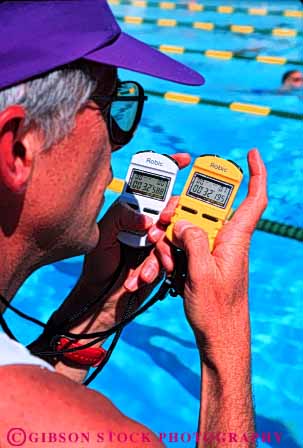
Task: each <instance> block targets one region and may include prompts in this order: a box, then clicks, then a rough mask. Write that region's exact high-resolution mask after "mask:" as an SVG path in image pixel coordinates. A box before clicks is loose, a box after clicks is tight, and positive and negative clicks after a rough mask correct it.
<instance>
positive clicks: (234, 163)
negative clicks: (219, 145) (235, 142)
mask: <svg viewBox="0 0 303 448" xmlns="http://www.w3.org/2000/svg"><path fill="white" fill-rule="evenodd" d="M228 161H229V162H231V163H232V164H233V165H235V166H236V167H237V168H238V169H239V170H240V171H241V173H242V174H243V170H242V168H241V167H240V166H239V165H238V164H237V163H236V162H234V161H233V160H230V159H228Z"/></svg>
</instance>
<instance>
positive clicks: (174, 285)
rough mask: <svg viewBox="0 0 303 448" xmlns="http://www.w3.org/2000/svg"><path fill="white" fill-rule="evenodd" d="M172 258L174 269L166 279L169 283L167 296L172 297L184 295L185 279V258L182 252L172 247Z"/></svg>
mask: <svg viewBox="0 0 303 448" xmlns="http://www.w3.org/2000/svg"><path fill="white" fill-rule="evenodd" d="M173 256H174V260H175V269H174V271H173V273H172V274H171V275H170V276H169V277H168V278H167V283H168V284H169V283H170V287H169V294H170V295H171V296H172V297H176V296H183V295H184V285H185V281H186V278H187V258H186V254H185V252H184V250H182V249H178V248H177V247H175V246H174V247H173Z"/></svg>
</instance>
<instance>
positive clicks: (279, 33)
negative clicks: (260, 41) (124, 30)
mask: <svg viewBox="0 0 303 448" xmlns="http://www.w3.org/2000/svg"><path fill="white" fill-rule="evenodd" d="M115 17H116V19H117V20H118V21H120V22H124V23H128V24H132V25H142V24H148V25H157V26H160V27H177V26H178V27H187V28H194V29H199V30H202V31H214V30H218V31H225V32H231V33H236V34H245V35H246V34H252V33H258V34H267V35H272V36H274V37H285V38H293V37H299V36H302V35H303V33H302V32H301V31H297V30H294V29H291V28H256V27H254V26H250V25H219V24H216V23H213V22H198V21H197V22H182V21H179V20H176V19H169V18H159V19H150V18H144V17H137V16H118V15H116V16H115Z"/></svg>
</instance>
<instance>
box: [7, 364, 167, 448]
mask: <svg viewBox="0 0 303 448" xmlns="http://www.w3.org/2000/svg"><path fill="white" fill-rule="evenodd" d="M0 378H1V381H0V396H1V400H0V415H1V419H0V446H1V447H5V446H6V445H5V443H7V440H6V439H5V437H4V436H5V434H7V431H8V430H9V429H10V428H13V427H18V428H24V430H25V431H27V432H28V433H32V432H34V433H38V434H41V433H47V434H48V433H57V434H59V433H60V432H64V433H65V434H71V433H76V434H80V433H87V434H89V436H90V438H91V439H90V442H89V445H88V446H89V447H91V448H93V447H95V446H96V447H97V446H98V447H100V440H99V442H98V440H97V436H98V434H102V433H104V435H106V434H108V432H109V431H112V432H113V433H115V432H117V431H119V432H121V431H122V432H125V433H126V434H127V433H129V434H130V433H131V432H134V431H136V432H138V431H145V432H146V431H148V430H146V428H144V427H143V426H141V425H140V424H138V423H136V422H134V421H133V420H131V419H129V418H128V417H126V416H125V415H123V414H122V413H121V412H120V411H119V410H118V409H117V408H116V407H115V406H114V404H113V403H112V402H111V401H110V400H109V399H108V398H106V397H105V396H104V395H102V394H100V393H98V392H95V391H93V390H90V389H87V388H86V387H84V386H82V385H79V384H77V383H75V382H74V381H71V380H70V379H68V378H67V377H65V376H63V375H61V374H59V373H56V372H51V371H48V370H46V369H42V368H40V367H37V366H32V365H10V366H3V367H0ZM150 434H151V435H152V433H151V432H150ZM100 437H101V436H100ZM152 439H153V440H154V442H155V443H150V442H149V444H148V446H149V448H151V447H157V446H161V444H159V445H158V443H157V441H156V440H155V437H154V436H153V437H152ZM106 442H108V444H107V443H106ZM7 446H9V445H7ZM43 446H44V447H45V448H47V444H43ZM50 446H52V447H53V446H56V445H54V443H53V444H50ZM58 446H59V445H58ZM60 446H62V441H61V445H60ZM102 446H103V447H106V446H113V445H112V442H111V443H110V441H109V440H104V441H103V442H102ZM140 446H143V445H141V444H140Z"/></svg>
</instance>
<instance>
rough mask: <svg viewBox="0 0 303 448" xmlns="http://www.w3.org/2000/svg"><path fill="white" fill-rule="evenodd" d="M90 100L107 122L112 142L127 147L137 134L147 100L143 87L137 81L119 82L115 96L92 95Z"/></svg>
mask: <svg viewBox="0 0 303 448" xmlns="http://www.w3.org/2000/svg"><path fill="white" fill-rule="evenodd" d="M90 99H91V100H93V101H94V102H95V103H96V104H97V107H98V109H99V110H100V112H101V113H102V115H103V116H104V118H105V120H106V123H107V129H108V133H109V137H110V140H111V142H112V143H113V144H115V145H118V146H124V145H126V144H127V143H128V142H129V141H130V140H131V139H132V137H133V135H134V133H135V130H136V128H137V126H138V124H139V122H140V119H141V116H142V111H143V105H144V101H146V100H147V96H145V95H144V90H143V87H142V86H141V85H140V84H139V83H137V82H135V81H118V85H117V89H116V92H115V94H114V95H110V96H99V95H92V96H91V98H90Z"/></svg>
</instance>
